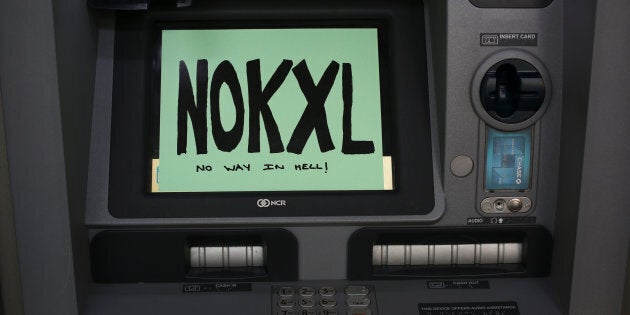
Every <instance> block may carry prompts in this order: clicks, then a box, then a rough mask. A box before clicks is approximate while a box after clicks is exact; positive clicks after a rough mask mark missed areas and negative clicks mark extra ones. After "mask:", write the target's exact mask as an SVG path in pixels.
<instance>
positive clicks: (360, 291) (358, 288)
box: [346, 285, 370, 295]
mask: <svg viewBox="0 0 630 315" xmlns="http://www.w3.org/2000/svg"><path fill="white" fill-rule="evenodd" d="M369 293H370V289H368V288H367V287H366V286H362V285H350V286H348V287H346V294H347V295H368V294H369Z"/></svg>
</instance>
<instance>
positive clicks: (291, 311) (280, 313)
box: [276, 310, 295, 315]
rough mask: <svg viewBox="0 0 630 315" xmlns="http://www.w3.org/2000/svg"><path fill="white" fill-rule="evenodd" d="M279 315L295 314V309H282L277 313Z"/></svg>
mask: <svg viewBox="0 0 630 315" xmlns="http://www.w3.org/2000/svg"><path fill="white" fill-rule="evenodd" d="M276 314H277V315H295V311H294V310H281V311H278V312H277V313H276Z"/></svg>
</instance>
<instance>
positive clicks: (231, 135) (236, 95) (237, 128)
mask: <svg viewBox="0 0 630 315" xmlns="http://www.w3.org/2000/svg"><path fill="white" fill-rule="evenodd" d="M224 83H225V84H226V85H227V86H228V88H230V92H231V94H232V101H233V102H234V107H235V109H236V121H235V122H234V126H233V127H232V129H231V130H230V131H225V129H223V125H222V124H221V112H220V110H219V99H220V92H221V87H223V84H224ZM244 120H245V107H244V106H243V93H242V92H241V84H240V83H239V82H238V77H237V75H236V70H234V66H232V64H231V63H230V62H229V61H227V60H225V61H223V62H221V64H219V66H218V67H217V69H216V70H215V71H214V75H212V83H211V84H210V122H211V124H212V137H213V138H214V142H215V143H216V145H217V148H218V149H219V150H221V151H224V152H230V151H232V150H234V148H236V146H237V145H238V143H239V142H240V141H241V137H242V136H243V125H244V124H245V122H244Z"/></svg>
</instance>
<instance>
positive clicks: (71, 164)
mask: <svg viewBox="0 0 630 315" xmlns="http://www.w3.org/2000/svg"><path fill="white" fill-rule="evenodd" d="M53 14H54V27H55V50H56V56H57V58H56V60H57V81H58V83H59V99H60V102H59V105H60V109H61V123H62V126H61V127H62V132H63V149H64V160H65V167H66V169H65V171H66V180H67V184H68V186H67V187H68V188H67V189H68V207H69V214H70V229H71V235H72V248H73V251H74V255H73V257H74V266H75V270H74V273H75V276H76V277H77V281H76V284H77V290H76V291H77V294H78V301H79V306H78V308H79V309H81V301H82V300H83V294H84V292H85V291H86V290H85V286H86V285H87V283H89V281H90V268H89V254H88V239H87V237H86V235H87V229H86V228H85V225H84V219H85V195H86V186H87V185H86V184H87V169H88V158H89V153H90V150H89V148H90V127H91V122H92V121H91V120H90V119H89V117H91V116H92V106H91V105H92V98H93V92H94V88H95V86H94V71H95V63H96V41H97V37H96V36H97V32H96V29H95V23H94V21H92V16H91V14H90V12H89V11H88V7H87V1H85V0H65V1H54V2H53Z"/></svg>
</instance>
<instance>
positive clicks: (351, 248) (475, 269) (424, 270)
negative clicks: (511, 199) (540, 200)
mask: <svg viewBox="0 0 630 315" xmlns="http://www.w3.org/2000/svg"><path fill="white" fill-rule="evenodd" d="M550 253H551V236H550V234H549V233H548V232H547V231H546V230H545V229H544V228H543V227H540V226H518V227H516V226H513V227H508V228H503V227H499V228H496V227H492V228H485V227H479V228H456V227H451V228H448V229H446V228H365V229H361V230H359V231H357V232H356V233H355V234H354V235H353V236H352V237H351V239H350V243H349V245H348V276H349V278H350V279H352V280H376V279H416V278H431V277H448V276H456V277H507V276H510V277H514V276H521V277H526V276H532V277H533V276H545V275H546V274H548V273H549V266H550V259H549V257H551V256H550Z"/></svg>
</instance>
